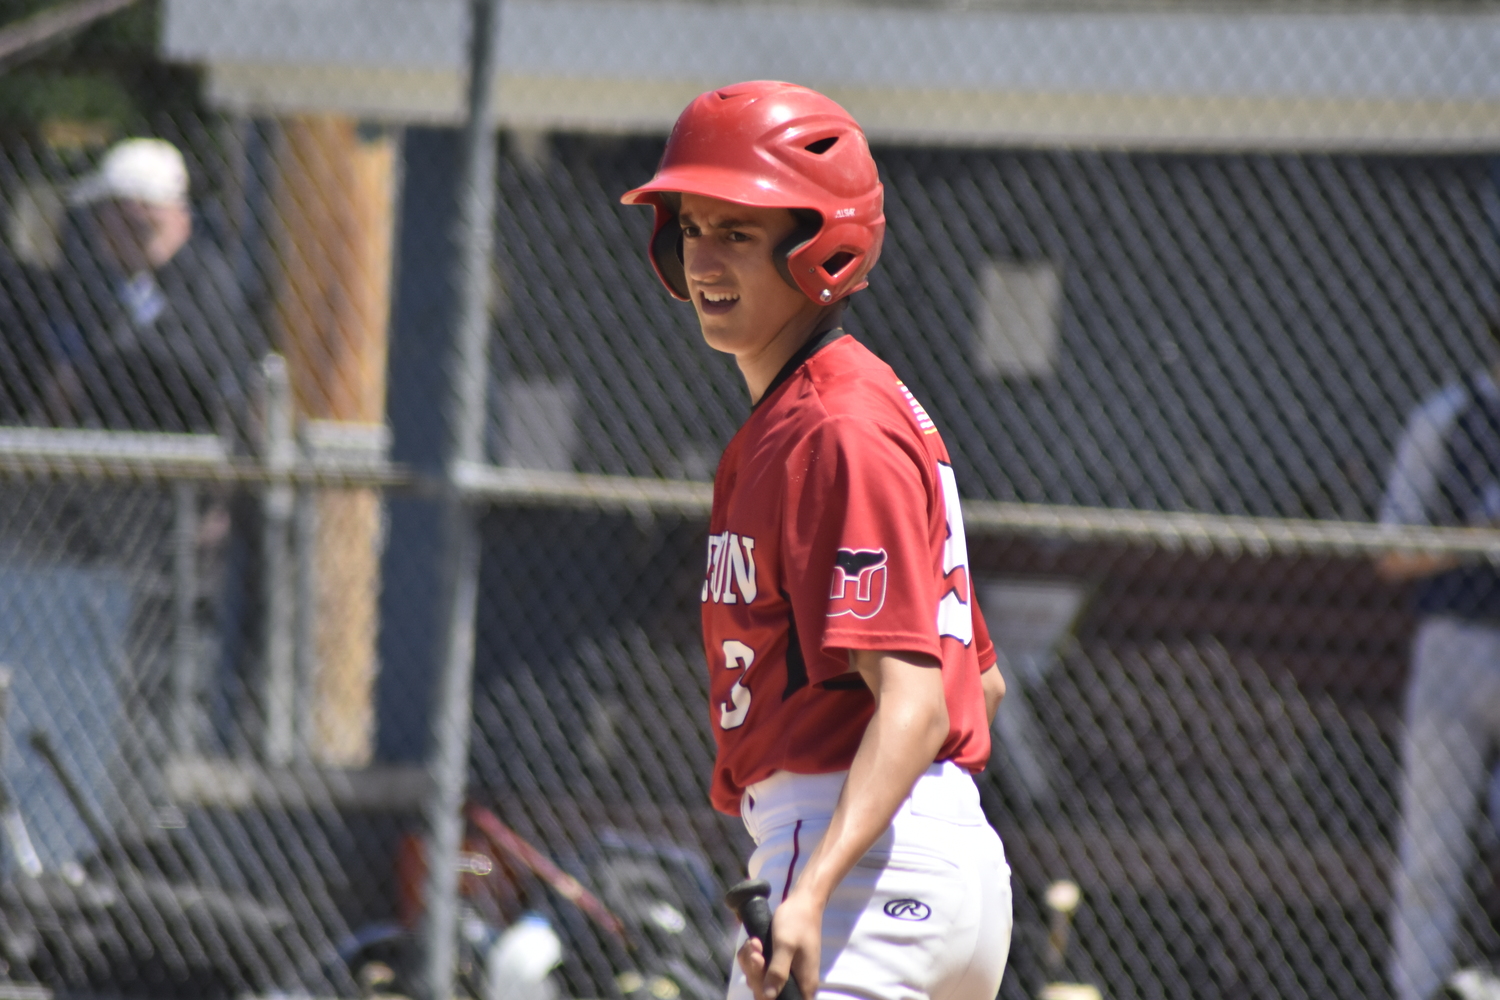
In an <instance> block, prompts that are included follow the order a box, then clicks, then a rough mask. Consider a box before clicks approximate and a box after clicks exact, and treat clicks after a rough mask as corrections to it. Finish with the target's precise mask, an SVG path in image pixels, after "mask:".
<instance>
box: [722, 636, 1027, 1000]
mask: <svg viewBox="0 0 1500 1000" xmlns="http://www.w3.org/2000/svg"><path fill="white" fill-rule="evenodd" d="M849 660H850V663H851V665H852V667H853V669H854V670H857V671H858V672H859V674H860V676H861V677H863V678H864V681H865V684H866V685H867V686H868V687H869V689H870V692H871V693H872V694H873V695H874V696H875V715H874V716H873V717H872V718H871V719H870V724H869V727H868V728H867V729H866V730H865V735H864V739H863V740H862V741H861V742H860V745H859V750H858V752H857V753H856V754H855V756H854V763H853V764H852V766H851V767H850V768H849V779H848V781H847V782H846V783H845V784H844V792H843V794H842V795H841V796H840V797H839V801H838V805H837V806H836V807H835V808H834V813H833V821H832V823H830V824H829V827H828V832H827V833H826V834H824V835H823V839H822V840H821V841H820V842H819V843H818V846H817V847H816V848H815V849H814V850H813V853H812V855H811V857H810V858H809V859H808V862H807V867H806V868H804V869H803V871H802V874H801V875H800V876H799V877H798V879H797V883H796V885H795V886H794V887H793V889H792V892H791V894H790V895H789V896H787V898H786V900H785V901H783V902H782V904H781V906H780V907H779V908H778V909H777V910H776V920H775V923H774V924H773V925H772V949H771V950H772V960H771V966H770V968H769V970H767V969H766V968H765V962H764V960H763V959H762V957H761V951H760V942H758V941H754V940H752V941H750V942H749V943H748V944H747V945H746V946H745V948H744V949H743V950H742V951H741V952H740V958H741V963H742V965H743V967H744V969H745V975H746V976H747V977H748V978H749V980H750V985H751V988H752V989H753V990H755V992H756V993H757V994H759V995H761V996H765V997H768V998H771V1000H774V998H775V997H776V996H777V995H778V994H779V993H780V992H781V987H782V985H783V984H784V983H785V982H786V978H787V975H788V974H789V973H791V972H795V974H796V977H797V983H798V984H799V985H800V986H801V987H802V995H803V996H804V997H812V996H814V995H815V994H816V991H817V988H818V963H819V957H820V952H821V941H822V926H823V909H824V907H825V906H826V905H827V903H828V897H829V895H830V894H831V893H832V892H833V890H834V888H835V887H837V886H838V884H839V883H840V882H842V881H843V880H844V877H845V876H846V875H848V874H849V871H850V870H851V869H852V868H853V867H854V863H855V862H856V861H858V860H859V859H860V858H861V857H863V856H864V854H865V852H866V851H868V850H869V849H870V847H871V846H872V845H873V844H874V843H875V841H876V840H878V839H879V838H880V836H881V834H883V833H885V831H886V830H887V829H889V827H890V825H891V818H892V817H893V816H895V814H896V810H897V809H898V808H900V806H901V803H902V802H904V801H906V798H907V796H908V795H910V794H911V790H912V786H913V785H914V784H916V781H917V778H918V777H919V776H920V775H921V774H922V772H923V771H925V770H927V768H928V767H929V766H930V765H931V764H932V761H933V758H934V757H936V756H937V753H938V750H939V749H940V748H941V747H942V745H943V740H944V738H945V737H946V736H947V735H948V707H947V703H946V702H945V700H944V697H943V674H942V671H941V670H940V669H939V666H938V663H937V661H936V660H935V659H932V658H931V657H923V656H917V655H914V654H907V653H888V652H875V651H870V650H858V651H853V652H851V653H850V654H849ZM994 672H995V673H996V674H998V673H999V671H998V670H997V671H994Z"/></svg>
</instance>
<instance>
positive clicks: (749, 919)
mask: <svg viewBox="0 0 1500 1000" xmlns="http://www.w3.org/2000/svg"><path fill="white" fill-rule="evenodd" d="M770 898H771V883H769V882H767V881H766V880H765V879H762V878H756V879H747V880H746V881H744V882H741V883H740V884H739V885H737V886H735V887H734V888H733V889H730V890H729V892H727V893H725V895H724V902H726V903H728V904H729V908H730V909H732V910H734V912H735V913H737V914H739V918H740V923H742V924H744V925H745V933H746V934H748V935H750V936H751V937H753V938H755V939H756V940H757V941H759V942H760V947H761V953H762V954H763V955H765V956H766V964H767V965H769V964H770V962H771V906H770V904H769V903H767V902H766V900H768V899H770ZM776 1000H802V987H800V986H798V985H797V980H796V978H795V977H793V976H787V980H786V985H785V986H783V987H782V988H781V995H780V996H779V997H777V998H776Z"/></svg>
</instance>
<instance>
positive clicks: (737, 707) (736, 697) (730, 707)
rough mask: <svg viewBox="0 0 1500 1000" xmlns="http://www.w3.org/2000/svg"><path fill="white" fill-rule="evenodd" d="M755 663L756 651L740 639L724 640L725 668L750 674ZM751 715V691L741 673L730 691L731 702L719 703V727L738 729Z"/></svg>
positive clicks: (743, 674)
mask: <svg viewBox="0 0 1500 1000" xmlns="http://www.w3.org/2000/svg"><path fill="white" fill-rule="evenodd" d="M754 662H755V650H753V649H751V648H750V647H749V646H747V645H745V644H744V643H743V642H740V641H739V640H738V639H725V640H724V668H725V669H726V670H740V671H744V672H749V670H750V664H752V663H754ZM749 714H750V689H749V688H747V687H745V673H741V674H740V676H739V678H738V679H737V680H736V681H735V682H734V687H732V688H730V689H729V701H727V702H720V703H719V725H720V726H722V727H723V728H725V729H737V728H739V727H740V726H743V725H744V724H745V716H746V715H749Z"/></svg>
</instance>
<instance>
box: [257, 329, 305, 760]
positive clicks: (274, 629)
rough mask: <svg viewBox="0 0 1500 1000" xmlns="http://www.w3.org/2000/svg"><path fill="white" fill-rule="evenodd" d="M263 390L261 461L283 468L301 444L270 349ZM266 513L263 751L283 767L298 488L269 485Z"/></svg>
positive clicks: (291, 744)
mask: <svg viewBox="0 0 1500 1000" xmlns="http://www.w3.org/2000/svg"><path fill="white" fill-rule="evenodd" d="M261 377H262V386H263V391H264V392H265V401H264V407H265V412H264V414H263V416H262V419H263V420H264V421H265V426H264V428H263V430H262V434H263V435H264V436H263V440H262V445H261V446H262V448H263V449H264V451H263V454H262V456H261V460H262V461H263V462H264V463H265V467H266V468H267V469H268V470H269V471H272V472H285V471H287V470H288V469H290V468H291V467H292V466H293V465H294V464H295V463H296V460H297V443H296V438H295V436H294V434H293V431H292V427H293V420H294V418H293V415H292V390H291V383H290V381H289V379H288V376H287V368H286V361H285V359H283V358H282V357H281V355H279V354H268V355H266V358H265V360H264V361H263V362H261ZM262 502H263V504H264V513H263V515H262V520H263V524H262V532H263V535H262V539H261V545H262V557H261V558H262V559H263V561H264V565H263V572H264V579H263V581H262V587H263V589H262V601H263V608H264V614H265V622H264V623H263V637H262V643H263V645H262V657H263V669H264V674H263V677H262V681H261V683H262V687H261V711H262V712H264V718H263V720H262V726H263V728H262V731H261V754H262V756H263V758H264V760H265V762H266V764H267V765H269V766H272V767H280V766H283V765H285V764H288V763H290V762H291V760H292V756H293V753H294V751H295V740H296V733H295V728H294V723H293V719H294V715H293V713H294V710H295V709H294V702H295V701H296V696H297V687H296V685H297V675H296V664H295V662H294V657H295V645H294V633H293V629H294V628H295V616H296V614H297V609H296V607H295V605H294V601H295V600H296V593H295V587H296V566H295V565H294V563H293V561H292V553H291V535H290V530H291V521H292V509H293V507H294V506H295V504H296V491H295V490H294V489H293V488H292V487H291V486H290V485H287V484H285V483H273V484H271V485H269V486H267V487H266V488H265V493H264V499H263V501H262Z"/></svg>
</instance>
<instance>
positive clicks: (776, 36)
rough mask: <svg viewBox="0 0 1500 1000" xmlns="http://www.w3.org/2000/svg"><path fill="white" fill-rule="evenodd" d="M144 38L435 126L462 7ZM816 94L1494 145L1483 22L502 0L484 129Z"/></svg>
mask: <svg viewBox="0 0 1500 1000" xmlns="http://www.w3.org/2000/svg"><path fill="white" fill-rule="evenodd" d="M166 7H167V17H166V30H165V36H164V40H163V45H164V48H165V51H166V52H167V54H168V55H169V56H170V57H171V58H174V59H177V60H180V61H184V62H193V63H200V64H205V65H207V67H208V68H209V80H210V96H211V99H212V100H214V101H216V102H217V103H219V104H221V105H223V106H225V107H227V108H235V109H240V110H245V111H253V112H269V113H282V112H296V111H341V112H348V113H353V114H359V115H363V116H367V117H371V118H381V119H391V120H400V121H426V122H454V121H457V120H458V117H459V109H460V104H461V92H462V87H461V79H460V72H461V70H460V67H461V66H462V60H463V52H464V45H463V32H464V25H465V21H464V11H465V5H464V3H463V0H167V4H166ZM754 78H772V79H787V80H795V81H797V82H802V83H806V84H808V85H810V86H814V87H817V88H819V89H821V90H824V91H826V92H827V93H829V94H830V95H831V96H833V97H835V98H836V99H838V100H840V101H841V102H842V103H844V104H845V105H846V106H847V107H848V108H849V109H850V111H852V112H853V113H854V114H855V115H856V116H857V117H859V118H860V120H861V122H862V123H863V124H864V125H865V127H866V129H867V130H868V131H869V132H870V134H871V136H872V137H873V138H876V139H877V140H878V139H887V140H903V141H917V142H937V143H964V144H1016V143H1022V144H1043V145H1069V146H1076V145H1107V146H1127V147H1169V148H1181V147H1206V148H1256V149H1265V148H1356V149H1370V148H1377V149H1378V148H1397V149H1454V150H1461V149H1500V8H1497V7H1493V6H1491V7H1480V8H1470V9H1469V12H1468V13H1435V12H1434V13H1426V12H1421V11H1412V10H1405V11H1401V10H1379V11H1364V12H1361V11H1359V10H1350V11H1349V12H1346V13H1329V12H1323V13H1299V12H1295V11H1286V10H1273V11H1265V12H1256V11H1253V10H1248V11H1224V12H1202V11H1198V12H1174V11H1145V12H1136V13H1104V12H1086V11H1074V12H1066V13H1046V12H1037V11H1005V10H924V9H920V8H899V7H847V8H846V7H837V6H827V5H818V6H784V5H770V6H761V5H748V4H731V3H694V2H685V0H508V2H507V3H506V4H505V6H504V9H503V13H502V17H501V78H500V80H499V83H498V87H499V92H498V94H497V102H498V108H499V112H498V113H499V116H500V121H501V123H502V124H506V125H512V126H516V127H526V128H555V129H586V130H603V131H623V132H648V133H661V132H665V131H666V130H667V129H668V128H670V126H671V123H672V121H673V120H674V119H675V117H676V115H677V113H678V111H680V110H681V108H682V107H683V105H684V104H685V103H686V102H687V101H688V100H689V99H691V98H692V97H693V96H694V95H695V94H697V93H700V92H701V91H703V90H706V89H709V88H711V87H713V86H717V85H722V84H725V83H729V82H733V81H735V80H741V79H754Z"/></svg>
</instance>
